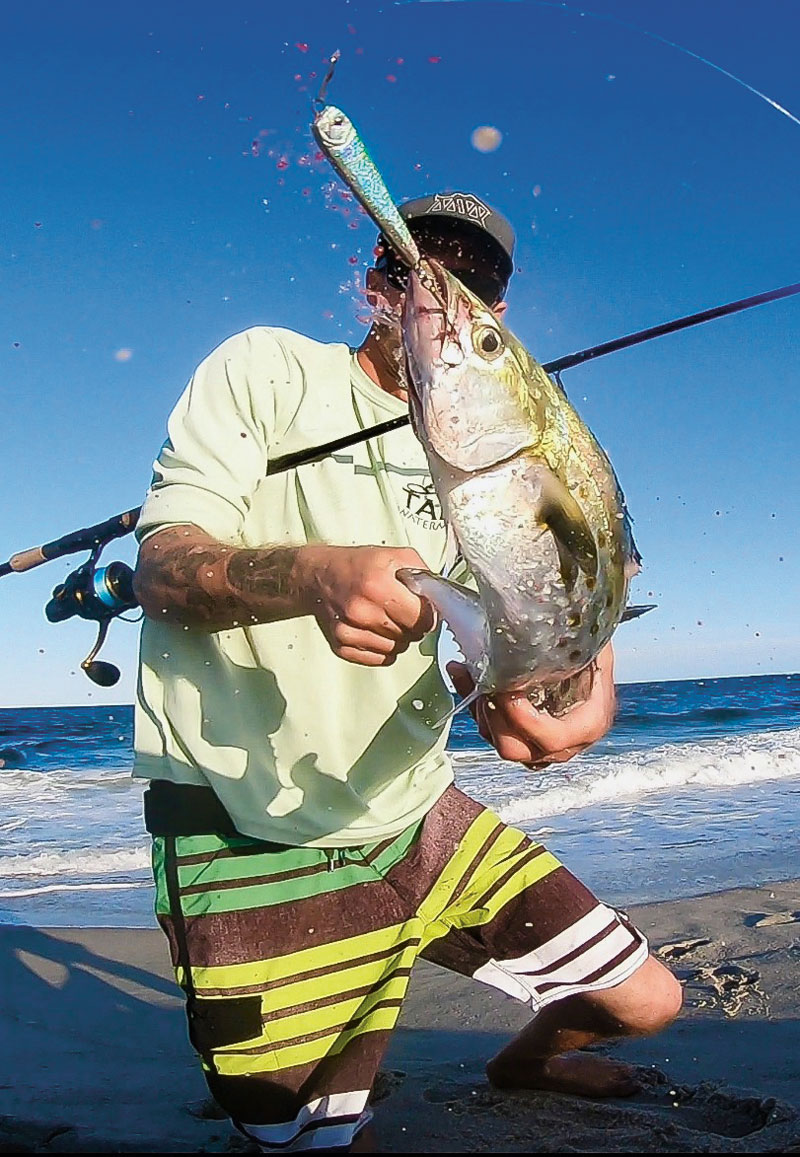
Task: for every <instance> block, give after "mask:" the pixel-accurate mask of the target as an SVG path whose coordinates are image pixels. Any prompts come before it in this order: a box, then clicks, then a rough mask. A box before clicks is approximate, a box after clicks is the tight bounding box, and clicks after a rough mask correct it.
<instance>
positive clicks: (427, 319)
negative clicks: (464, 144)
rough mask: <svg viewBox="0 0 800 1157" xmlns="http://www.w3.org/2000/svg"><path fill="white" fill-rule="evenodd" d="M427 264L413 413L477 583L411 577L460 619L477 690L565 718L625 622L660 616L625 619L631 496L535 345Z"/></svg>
mask: <svg viewBox="0 0 800 1157" xmlns="http://www.w3.org/2000/svg"><path fill="white" fill-rule="evenodd" d="M422 273H423V275H422V276H420V274H419V273H417V272H415V271H412V273H411V276H410V280H409V286H408V290H407V293H406V298H405V303H404V307H403V319H402V327H403V340H404V345H405V351H406V356H407V363H408V367H407V368H408V378H409V385H410V402H411V411H412V421H413V425H414V429H415V432H416V434H417V436H418V438H419V439H420V441H421V442H422V444H423V446H424V448H425V452H426V454H427V457H428V461H429V463H430V468H431V474H432V479H433V484H434V486H435V488H436V492H437V494H438V496H439V499H440V501H441V503H442V509H443V513H444V517H445V518H446V520H447V523H448V525H449V527H450V528H451V530H452V532H453V533H454V535H455V538H456V540H457V543H458V547H459V549H460V552H461V554H462V555H463V557H464V559H465V561H466V562H467V564H468V565H469V568H470V570H471V572H472V574H473V575H474V578H475V581H476V584H477V588H478V590H477V594H475V593H474V592H473V591H471V590H469V589H467V588H465V587H462V586H459V585H457V584H455V583H452V582H450V581H449V580H447V579H446V578H442V577H440V576H438V575H434V574H430V573H428V572H426V571H408V570H407V571H404V572H401V577H402V578H403V581H404V582H406V584H407V585H408V586H409V587H410V588H411V589H412V590H413V591H415V592H416V593H417V594H419V595H420V596H422V597H424V598H426V599H428V600H429V601H430V602H431V603H433V604H434V605H435V606H436V608H437V609H438V611H439V613H440V614H441V616H442V618H444V619H445V620H446V622H447V623H448V625H449V627H450V629H451V630H452V632H453V634H454V636H455V638H456V641H457V642H458V644H459V646H460V648H461V650H462V652H463V654H464V658H465V660H466V663H467V666H468V668H469V671H470V673H471V675H472V677H473V679H474V681H475V684H476V692H475V693H476V694H477V693H480V692H493V691H511V690H514V691H523V692H526V693H528V694H529V696H530V698H531V699H532V701H533V702H534V703H536V704H537V705H544V706H546V707H548V709H549V710H553V711H556V712H558V711H561V710H564V709H566V708H567V707H569V706H570V705H571V704H572V703H573V702H575V701H576V700H578V699H581V698H584V697H585V695H586V693H587V690H588V687H589V686H590V678H591V664H592V661H593V660H594V658H595V656H596V655H597V654H598V652H599V651H600V649H601V648H602V647H603V646H604V645H605V644H606V643H607V642H608V640H609V639H610V638H611V636H612V634H613V632H614V630H615V629H616V627H617V626H618V624H619V623H620V621H621V620H622V619H623V618H624V617H634V616H635V615H636V614H639V613H641V612H642V611H643V610H645V609H649V608H638V607H637V608H633V607H631V608H627V613H626V603H627V596H628V584H629V581H630V579H631V577H632V576H633V575H635V574H636V573H637V571H638V570H639V562H640V557H639V554H638V552H637V550H636V546H635V545H634V541H633V536H632V533H631V525H630V519H629V517H628V514H627V511H626V508H625V501H624V498H623V496H622V492H621V490H620V487H619V483H618V482H617V478H616V475H615V474H614V470H613V468H612V466H611V463H610V461H609V459H608V457H607V456H606V454H605V453H604V451H603V450H602V448H601V447H600V445H599V444H598V442H597V441H596V439H595V438H594V436H593V435H592V433H591V432H590V431H589V429H588V428H587V427H586V425H585V424H584V423H583V422H582V421H581V419H580V417H579V416H578V414H577V413H576V411H575V410H574V409H573V407H572V406H571V405H570V403H569V401H568V399H567V397H566V394H565V393H564V391H563V390H562V389H561V388H560V386H559V385H558V384H557V383H556V382H554V381H553V380H552V379H551V378H550V377H549V376H548V375H547V373H546V372H545V371H544V370H543V369H542V367H541V366H540V365H539V363H538V362H536V361H535V360H534V358H532V357H531V355H530V354H529V353H528V351H527V350H526V349H525V348H524V346H523V345H522V344H521V342H520V341H518V340H517V338H515V337H514V335H513V334H512V333H511V332H510V331H509V330H508V329H506V327H505V326H504V325H502V324H501V323H500V322H499V321H498V319H497V318H496V317H495V316H494V314H493V313H492V312H491V311H490V310H489V309H488V308H487V307H486V305H484V304H483V302H481V301H480V300H479V299H478V298H477V297H475V296H474V294H472V293H471V292H470V291H469V290H468V289H466V288H465V287H464V286H463V285H462V284H461V282H460V281H458V280H457V279H456V278H455V277H454V276H453V275H452V274H450V273H448V272H447V271H446V270H445V269H444V268H442V266H441V265H439V264H438V263H437V262H435V261H428V260H427V259H423V271H422ZM432 279H433V280H434V281H435V283H436V291H435V292H432V291H431V288H430V284H431V280H432ZM580 673H584V674H583V675H581V674H580ZM576 676H578V678H575V677H576ZM587 676H588V678H587Z"/></svg>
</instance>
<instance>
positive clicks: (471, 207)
mask: <svg viewBox="0 0 800 1157" xmlns="http://www.w3.org/2000/svg"><path fill="white" fill-rule="evenodd" d="M428 212H429V213H457V214H458V215H459V216H460V217H471V218H472V220H473V221H477V222H478V224H479V225H483V223H484V221H485V220H486V218H487V217H488V216H489V214H490V213H491V209H490V208H489V206H488V205H484V203H483V201H479V200H478V198H477V197H473V196H472V194H471V193H469V194H467V195H464V194H463V193H446V194H442V193H437V194H436V196H435V197H434V198H433V204H432V205H431V207H430V209H428Z"/></svg>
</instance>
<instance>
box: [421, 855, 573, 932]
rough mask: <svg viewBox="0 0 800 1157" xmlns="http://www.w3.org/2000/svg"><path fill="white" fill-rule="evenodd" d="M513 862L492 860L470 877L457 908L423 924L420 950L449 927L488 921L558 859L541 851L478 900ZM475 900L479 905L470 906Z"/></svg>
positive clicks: (557, 863) (474, 925)
mask: <svg viewBox="0 0 800 1157" xmlns="http://www.w3.org/2000/svg"><path fill="white" fill-rule="evenodd" d="M528 851H529V849H528V848H525V849H524V850H523V851H522V852H520V853H519V854H518V855H517V856H516V857H514V858H515V859H516V860H517V862H518V863H521V862H522V861H523V860H524V857H525V856H526V855H527V854H528ZM512 866H513V860H509V859H506V860H505V861H504V862H501V863H497V864H494V865H493V866H492V870H491V871H490V872H484V874H483V875H482V876H481V878H480V880H479V881H473V886H472V887H471V888H467V889H466V890H465V891H464V892H463V893H462V895H461V896H460V897H459V901H458V906H457V908H456V910H455V911H451V912H448V913H447V914H446V915H447V919H446V920H445V919H440V920H436V921H433V922H432V923H431V924H429V925H428V926H427V927H426V929H425V935H424V937H423V941H422V944H420V946H419V951H420V952H423V951H424V950H425V948H427V946H428V945H429V944H430V943H431V942H432V941H433V940H438V939H440V938H441V937H442V936H446V935H447V933H448V932H449V931H450V930H451V929H452V928H479V927H481V926H482V925H483V924H488V923H489V922H490V921H492V920H494V918H495V917H496V916H497V914H498V913H499V912H501V911H502V909H503V908H504V907H505V906H506V904H508V903H510V902H511V901H512V900H515V899H516V898H517V896H519V895H521V894H522V892H524V891H525V890H526V889H527V888H530V887H531V885H533V884H536V883H538V881H539V880H543V879H544V878H545V876H549V875H550V873H551V872H554V871H555V870H556V868H560V867H561V861H560V860H558V859H556V857H555V856H554V855H552V853H551V852H542V854H541V855H539V856H536V858H535V859H533V860H531V861H530V862H529V863H527V864H525V865H524V866H523V867H521V868H520V870H519V871H515V872H514V873H513V875H512V876H511V877H510V878H509V879H508V880H507V881H506V882H505V884H503V886H502V887H501V888H499V889H498V890H497V892H495V893H494V895H493V896H491V897H490V898H489V899H488V900H481V899H480V897H481V895H482V894H483V893H485V892H488V891H489V890H490V889H491V887H492V884H493V882H494V881H495V880H499V879H501V878H502V877H503V876H504V875H505V873H506V872H507V871H508V870H509V869H510V868H511V867H512ZM476 904H477V905H479V906H478V907H473V905H476Z"/></svg>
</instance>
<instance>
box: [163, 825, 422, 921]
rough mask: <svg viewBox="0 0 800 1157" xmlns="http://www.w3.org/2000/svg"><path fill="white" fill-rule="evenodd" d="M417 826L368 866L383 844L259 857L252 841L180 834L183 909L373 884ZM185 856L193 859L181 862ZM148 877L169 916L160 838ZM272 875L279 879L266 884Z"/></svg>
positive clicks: (226, 908) (215, 910) (241, 905)
mask: <svg viewBox="0 0 800 1157" xmlns="http://www.w3.org/2000/svg"><path fill="white" fill-rule="evenodd" d="M420 826H421V823H417V824H413V825H412V826H411V827H409V828H406V829H405V830H404V831H402V832H401V833H400V835H399V836H397V837H396V838H395V839H394V840H393V841H392V842H391V843H390V844H389V845H388V847H383V850H381V851H379V854H378V855H377V856H376V857H375V860H374V862H372V863H369V862H368V859H369V856H370V855H371V854H372V853H374V852H375V851H376V850H379V849H381V848H382V846H383V845H384V844H385V843H386V841H385V840H376V841H373V842H372V843H370V844H365V845H364V846H363V847H361V848H332V849H325V848H316V847H297V848H292V847H287V848H283V849H281V850H280V851H274V850H272V849H270V850H269V851H265V852H261V853H259V852H256V851H253V850H252V849H253V848H254V847H257V846H258V841H255V840H250V839H244V838H239V837H230V838H226V837H221V836H179V837H177V838H176V840H175V845H176V852H177V856H178V879H179V881H180V887H181V896H182V903H183V911H184V913H185V914H186V915H187V916H202V915H204V914H221V913H225V912H241V911H244V910H247V909H250V908H261V907H265V908H269V907H274V906H276V905H278V904H285V903H292V902H296V901H298V900H304V899H307V898H309V897H312V896H321V895H325V894H327V893H332V892H340V891H342V890H344V889H346V888H353V887H357V886H358V885H359V884H365V883H369V882H372V881H376V880H378V879H380V878H382V877H383V876H385V875H386V874H387V873H388V872H390V871H391V870H392V869H393V868H394V867H396V866H397V865H398V864H399V863H401V862H402V860H403V859H404V857H405V856H406V855H407V853H408V850H409V848H410V847H411V845H412V844H413V843H414V841H415V840H416V839H417V837H418V834H419V829H420ZM240 849H241V850H242V851H244V850H245V849H246V854H242V855H236V854H234V855H230V854H227V855H224V856H220V855H219V853H220V852H223V851H224V852H234V853H236V851H237V850H240ZM188 857H192V858H193V859H192V860H190V862H189V863H186V862H185V860H186V858H188ZM182 861H184V862H182ZM331 861H333V865H334V866H333V868H331ZM315 869H316V870H315ZM293 873H297V875H292V874H293ZM153 875H154V877H155V882H156V913H157V914H161V915H168V914H169V912H170V905H169V898H168V896H167V889H166V880H165V871H164V839H163V838H162V837H160V836H156V837H155V838H154V840H153ZM287 875H288V878H287ZM273 876H274V877H279V878H276V879H275V880H274V881H273V882H270V877H273ZM195 889H197V890H196V891H195ZM187 892H188V894H187Z"/></svg>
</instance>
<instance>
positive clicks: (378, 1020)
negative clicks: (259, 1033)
mask: <svg viewBox="0 0 800 1157" xmlns="http://www.w3.org/2000/svg"><path fill="white" fill-rule="evenodd" d="M399 1012H400V1009H399V1008H377V1009H375V1011H374V1012H372V1013H370V1014H369V1016H368V1017H367V1018H366V1019H365V1020H364V1021H362V1022H361V1024H359V1025H358V1026H357V1027H356V1028H352V1029H348V1030H347V1031H346V1032H343V1033H340V1032H337V1031H334V1032H332V1033H330V1034H329V1035H328V1036H324V1037H319V1038H318V1039H317V1040H313V1041H307V1042H306V1043H304V1044H297V1045H289V1046H287V1047H285V1048H278V1049H276V1050H274V1051H273V1052H269V1053H262V1054H261V1055H258V1056H245V1055H243V1054H241V1053H224V1052H218V1053H215V1054H214V1063H215V1067H216V1070H217V1072H219V1073H220V1074H221V1075H222V1076H226V1077H240V1076H247V1075H248V1074H250V1073H274V1072H278V1071H281V1072H283V1071H285V1070H286V1069H290V1068H292V1067H293V1066H294V1065H307V1064H310V1063H312V1062H314V1061H319V1060H321V1059H322V1058H323V1057H325V1056H336V1055H337V1054H338V1053H340V1052H341V1051H342V1049H344V1048H345V1046H346V1045H347V1044H348V1043H349V1042H350V1041H351V1040H352V1039H353V1038H354V1037H356V1036H361V1035H363V1034H364V1033H368V1032H381V1031H386V1032H390V1031H391V1030H392V1029H393V1028H394V1026H395V1024H396V1023H397V1017H398V1014H399ZM265 1043H266V1042H265Z"/></svg>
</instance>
